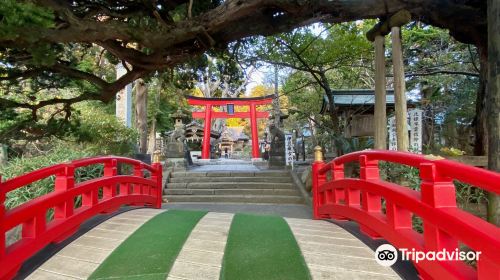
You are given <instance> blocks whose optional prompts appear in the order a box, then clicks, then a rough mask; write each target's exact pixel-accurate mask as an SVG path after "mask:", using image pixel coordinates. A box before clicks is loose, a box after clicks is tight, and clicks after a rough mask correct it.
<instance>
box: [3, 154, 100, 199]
mask: <svg viewBox="0 0 500 280" xmlns="http://www.w3.org/2000/svg"><path fill="white" fill-rule="evenodd" d="M90 156H93V154H92V153H90V152H89V151H84V150H77V149H71V148H70V147H68V146H63V145H60V146H58V147H57V148H55V149H53V150H52V151H50V153H47V154H46V155H41V156H36V157H31V158H28V157H18V158H13V159H11V160H10V161H9V162H8V163H7V164H6V165H3V166H0V175H1V176H2V180H3V181H5V180H6V179H10V178H14V177H16V176H19V175H22V174H25V173H27V172H31V171H34V170H37V169H40V168H43V167H47V166H51V165H54V164H58V163H62V162H66V161H71V160H74V159H79V158H84V157H90ZM102 172H103V167H102V166H101V165H93V166H88V167H84V168H79V169H77V170H76V172H75V180H76V182H81V181H85V180H89V179H92V178H97V177H99V176H101V175H102ZM54 180H55V178H54V176H51V177H48V178H45V179H43V180H39V181H36V182H34V183H32V184H30V185H28V186H25V187H21V188H19V189H16V190H14V191H11V192H9V193H7V195H6V201H5V206H6V208H7V209H11V208H14V207H16V206H18V205H21V204H23V203H25V202H27V201H29V200H32V199H34V198H36V197H39V196H41V195H44V194H47V193H49V192H51V191H52V190H54Z"/></svg>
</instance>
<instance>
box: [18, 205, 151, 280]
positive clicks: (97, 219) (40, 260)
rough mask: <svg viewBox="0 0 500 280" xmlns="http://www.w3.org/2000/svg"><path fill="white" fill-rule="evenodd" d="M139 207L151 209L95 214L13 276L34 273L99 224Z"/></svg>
mask: <svg viewBox="0 0 500 280" xmlns="http://www.w3.org/2000/svg"><path fill="white" fill-rule="evenodd" d="M138 209H150V207H132V206H126V207H122V208H120V209H119V210H118V211H115V212H113V213H110V214H100V215H97V216H94V217H92V218H90V219H89V220H87V221H85V222H84V223H82V224H81V225H80V228H79V229H78V231H77V232H76V233H75V234H73V235H72V236H70V237H68V238H67V239H66V240H64V241H63V242H61V243H58V244H53V243H52V244H49V245H47V246H46V247H45V248H43V249H42V250H40V251H39V252H38V253H36V254H35V255H33V256H32V257H31V258H29V259H28V260H26V261H25V262H24V263H23V265H22V266H21V269H19V272H18V273H17V275H16V276H15V277H14V278H13V279H14V280H21V279H25V278H26V277H28V276H29V275H30V274H32V273H33V272H34V271H35V270H37V269H38V268H39V267H40V266H41V265H42V264H44V263H45V262H46V261H47V260H49V259H50V258H51V257H53V256H55V255H56V254H57V253H58V252H59V251H61V250H62V249H63V248H64V247H66V246H67V245H69V244H70V243H72V242H73V241H75V240H76V239H78V238H79V237H81V236H83V235H84V234H86V233H87V232H89V231H90V230H92V229H94V228H95V227H97V226H98V225H100V224H102V223H104V222H105V221H107V220H109V219H111V218H113V217H115V216H118V215H120V214H123V213H126V212H129V211H133V210H138Z"/></svg>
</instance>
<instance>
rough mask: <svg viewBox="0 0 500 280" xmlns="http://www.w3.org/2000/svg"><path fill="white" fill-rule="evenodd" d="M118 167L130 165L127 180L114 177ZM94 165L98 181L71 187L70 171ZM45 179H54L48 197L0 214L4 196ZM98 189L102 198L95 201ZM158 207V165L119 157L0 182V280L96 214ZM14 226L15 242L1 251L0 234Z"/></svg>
mask: <svg viewBox="0 0 500 280" xmlns="http://www.w3.org/2000/svg"><path fill="white" fill-rule="evenodd" d="M118 163H121V164H127V165H130V166H132V167H133V175H118V170H117V167H118ZM96 164H102V165H104V174H103V176H102V177H99V178H95V179H92V180H87V181H85V182H80V183H78V184H75V179H74V175H75V169H77V168H81V167H85V166H89V165H96ZM146 171H147V172H146ZM145 175H146V176H147V177H145ZM50 176H55V185H54V191H53V192H50V193H48V194H46V195H43V196H40V197H37V198H35V199H33V200H31V201H28V202H26V203H24V204H22V205H20V206H17V207H15V208H13V209H9V210H6V209H5V197H6V194H7V193H8V192H10V191H13V190H15V189H18V188H21V187H24V186H26V185H29V184H31V183H33V182H36V181H38V180H42V179H44V178H47V177H50ZM0 179H1V178H0ZM100 189H102V198H99V191H100ZM78 196H81V197H82V203H81V206H80V207H78V208H75V205H74V201H75V198H77V197H78ZM161 202H162V166H161V164H160V163H153V164H152V165H151V166H150V165H147V164H144V163H143V162H141V161H138V160H134V159H129V158H124V157H114V156H107V157H94V158H85V159H80V160H75V161H72V162H68V163H61V164H57V165H54V166H50V167H46V168H42V169H39V170H36V171H33V172H30V173H27V174H24V175H21V176H18V177H16V178H12V179H10V180H7V181H5V182H1V180H0V279H11V278H12V277H14V276H15V274H16V273H17V271H18V270H19V268H20V267H21V265H22V264H23V262H24V261H26V260H27V259H28V258H30V257H31V256H33V255H34V254H35V253H36V252H38V251H39V250H41V249H43V248H44V247H45V246H47V245H48V244H49V243H53V242H56V243H57V242H61V241H63V240H65V239H66V238H67V237H69V236H71V235H72V234H73V233H75V231H76V230H77V229H78V228H79V226H80V224H81V223H83V222H84V221H86V220H88V219H89V218H91V217H93V216H95V215H97V214H99V213H110V212H113V211H115V210H117V209H118V208H119V207H120V206H122V205H135V206H141V205H142V206H150V207H155V208H161ZM49 209H54V218H53V220H51V221H47V219H46V213H47V211H49ZM18 225H22V233H21V239H20V240H19V241H17V242H16V243H14V244H12V245H10V246H6V236H5V235H6V232H7V231H9V230H10V229H12V228H14V227H16V226H18Z"/></svg>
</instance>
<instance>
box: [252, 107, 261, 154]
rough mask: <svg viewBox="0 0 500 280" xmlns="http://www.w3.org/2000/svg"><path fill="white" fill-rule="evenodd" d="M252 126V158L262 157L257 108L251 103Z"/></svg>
mask: <svg viewBox="0 0 500 280" xmlns="http://www.w3.org/2000/svg"><path fill="white" fill-rule="evenodd" d="M250 126H251V127H252V158H254V159H255V158H260V153H259V133H258V132H257V109H256V108H255V104H250Z"/></svg>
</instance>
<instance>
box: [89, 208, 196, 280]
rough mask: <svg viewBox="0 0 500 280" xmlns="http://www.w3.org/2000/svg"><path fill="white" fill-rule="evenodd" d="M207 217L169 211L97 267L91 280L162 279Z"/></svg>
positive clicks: (138, 230)
mask: <svg viewBox="0 0 500 280" xmlns="http://www.w3.org/2000/svg"><path fill="white" fill-rule="evenodd" d="M205 214H206V212H199V211H179V210H169V211H166V212H164V213H161V214H158V215H157V216H155V217H153V218H152V219H151V220H149V221H147V222H146V223H145V224H144V225H142V226H141V227H140V228H139V229H137V230H136V231H135V232H134V233H133V234H132V235H130V236H129V237H128V238H127V239H126V240H125V241H124V242H123V243H122V244H120V246H118V248H116V250H114V251H113V252H112V253H111V255H109V257H108V258H106V260H104V262H103V263H102V264H101V265H100V266H99V267H98V268H97V270H96V271H94V273H92V275H91V276H90V278H89V279H105V278H108V279H109V278H115V279H162V280H164V279H165V278H166V276H167V275H168V273H169V271H170V269H171V268H172V265H173V264H174V262H175V259H176V258H177V255H178V254H179V252H180V251H181V249H182V246H183V245H184V242H185V241H186V239H187V238H188V237H189V234H190V233H191V231H192V230H193V228H194V227H195V226H196V224H197V223H198V221H199V220H200V219H201V218H202V217H203V216H204V215H205Z"/></svg>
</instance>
